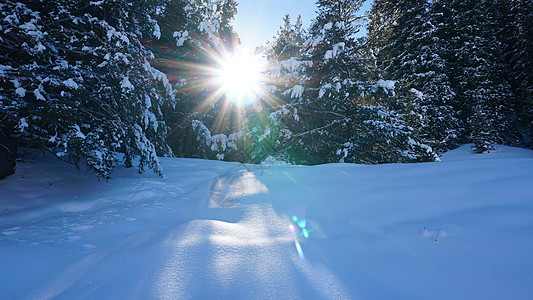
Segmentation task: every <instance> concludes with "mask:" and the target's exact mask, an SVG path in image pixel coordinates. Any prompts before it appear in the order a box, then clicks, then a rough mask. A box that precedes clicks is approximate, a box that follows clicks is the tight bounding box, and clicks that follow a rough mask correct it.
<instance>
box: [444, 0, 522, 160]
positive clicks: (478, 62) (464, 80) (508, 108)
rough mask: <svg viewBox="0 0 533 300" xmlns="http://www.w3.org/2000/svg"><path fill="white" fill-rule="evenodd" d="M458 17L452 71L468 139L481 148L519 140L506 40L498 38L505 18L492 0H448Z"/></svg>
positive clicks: (452, 41) (452, 44)
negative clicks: (505, 61) (506, 62)
mask: <svg viewBox="0 0 533 300" xmlns="http://www.w3.org/2000/svg"><path fill="white" fill-rule="evenodd" d="M446 3H447V5H446V7H447V9H449V11H448V12H447V13H448V14H449V15H450V16H451V17H452V18H453V19H451V20H450V21H449V23H448V29H449V31H450V33H451V39H450V46H449V51H450V53H449V55H448V58H449V60H450V65H451V68H450V69H451V70H450V75H449V77H450V78H451V81H452V84H453V86H454V87H455V89H456V93H457V97H458V102H459V106H460V107H459V109H460V116H461V119H462V120H464V121H465V122H466V134H467V139H468V140H469V141H471V142H473V143H474V146H473V149H474V151H476V152H478V153H482V152H486V151H491V150H493V149H494V144H498V143H500V144H501V143H506V144H516V140H517V136H516V130H515V126H514V125H513V123H514V114H515V113H514V107H513V106H514V102H515V100H514V94H513V92H512V89H511V86H510V85H509V83H508V81H507V77H506V75H505V71H506V67H505V63H504V60H503V51H502V50H503V46H502V44H501V42H500V41H498V39H497V35H498V34H497V33H498V31H499V27H500V23H499V20H498V9H497V5H498V4H497V3H494V2H493V1H488V0H487V1H473V0H468V1H458V0H449V1H446Z"/></svg>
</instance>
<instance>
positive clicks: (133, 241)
mask: <svg viewBox="0 0 533 300" xmlns="http://www.w3.org/2000/svg"><path fill="white" fill-rule="evenodd" d="M162 163H163V166H164V168H165V171H164V172H165V177H164V178H162V179H161V178H158V177H157V176H155V175H151V174H144V175H140V174H137V173H136V172H135V170H132V169H119V170H117V171H116V172H115V173H114V177H115V178H114V179H112V180H111V181H109V182H107V183H106V182H98V181H96V180H95V179H94V178H93V176H92V175H89V174H83V173H80V172H78V171H76V170H75V169H72V168H70V167H68V166H67V167H65V166H61V163H59V162H57V161H53V160H44V161H41V160H35V161H27V162H26V163H20V164H19V165H18V170H17V173H16V174H15V175H12V176H10V177H8V178H7V179H5V180H2V181H0V298H1V299H14V298H20V299H22V298H24V299H35V298H38V299H46V298H53V297H57V298H64V299H87V298H91V299H132V298H133V299H136V298H137V299H148V298H164V299H187V298H195V299H205V298H217V299H219V298H231V299H233V298H241V299H262V298H270V299H286V298H331V299H341V298H342V299H530V298H531V295H533V255H531V253H532V251H533V173H532V172H531V170H533V151H529V150H523V149H516V148H509V147H503V146H502V147H499V149H498V151H496V152H493V153H490V154H484V155H474V154H471V151H470V150H469V148H468V146H464V147H461V148H459V149H456V150H454V151H452V152H450V153H447V154H445V155H444V156H443V157H442V161H441V162H438V163H424V164H390V165H378V166H361V165H350V164H333V165H324V166H314V167H297V166H271V167H268V166H249V165H242V164H238V163H224V162H215V161H205V160H193V159H162ZM306 236H307V238H306Z"/></svg>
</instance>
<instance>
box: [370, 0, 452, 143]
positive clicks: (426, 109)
mask: <svg viewBox="0 0 533 300" xmlns="http://www.w3.org/2000/svg"><path fill="white" fill-rule="evenodd" d="M440 5H441V3H439V2H438V1H436V2H433V3H432V5H431V6H430V3H428V2H427V1H424V0H409V1H407V0H400V1H375V2H374V4H373V7H372V10H371V14H370V22H369V25H368V40H369V47H370V49H371V51H372V53H373V54H374V56H375V57H376V72H377V73H378V74H379V76H381V77H382V78H387V79H389V80H395V81H398V83H397V84H398V85H399V86H403V87H405V88H406V89H407V90H409V91H410V92H411V95H407V97H408V98H411V99H410V100H407V101H412V102H414V103H416V105H415V110H416V112H417V113H418V114H420V116H421V117H422V128H421V131H420V133H419V134H420V137H421V138H422V140H423V141H424V143H427V144H428V145H431V146H432V147H433V148H434V149H436V150H437V151H438V152H444V151H446V150H449V149H451V148H453V147H455V145H456V143H457V138H458V137H459V136H460V134H461V128H462V126H461V123H460V122H459V119H458V118H457V116H456V113H455V108H454V105H455V92H454V91H453V88H452V86H451V83H450V80H449V77H448V75H447V72H448V67H449V66H448V64H447V61H446V60H445V56H446V54H447V52H446V51H447V46H448V45H447V43H446V37H444V36H442V34H443V33H446V30H444V29H443V28H442V27H443V24H446V22H448V21H449V20H445V19H443V14H442V12H440V11H439V7H440Z"/></svg>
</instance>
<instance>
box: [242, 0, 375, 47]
mask: <svg viewBox="0 0 533 300" xmlns="http://www.w3.org/2000/svg"><path fill="white" fill-rule="evenodd" d="M237 2H238V3H239V5H238V7H237V9H238V14H237V17H236V18H235V20H234V21H233V25H234V28H235V30H236V31H237V33H238V34H239V36H240V37H241V42H242V45H243V46H244V47H245V48H249V49H254V48H255V47H257V46H260V45H263V44H265V43H266V41H268V40H272V37H273V36H274V34H276V32H277V31H278V30H279V27H280V26H281V24H282V22H283V16H285V15H286V14H289V15H290V16H291V20H292V21H293V22H294V21H296V18H297V17H298V15H301V16H302V20H303V23H304V27H306V28H307V27H308V26H309V24H310V23H311V20H312V19H313V18H314V17H315V11H316V5H315V2H316V0H237ZM370 2H371V1H367V3H366V4H365V7H364V10H366V9H368V8H369V5H370Z"/></svg>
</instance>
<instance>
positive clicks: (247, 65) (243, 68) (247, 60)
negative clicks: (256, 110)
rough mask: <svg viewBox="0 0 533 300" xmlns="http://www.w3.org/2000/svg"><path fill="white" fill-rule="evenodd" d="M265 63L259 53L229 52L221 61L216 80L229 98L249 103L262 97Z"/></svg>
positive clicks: (232, 100) (241, 103)
mask: <svg viewBox="0 0 533 300" xmlns="http://www.w3.org/2000/svg"><path fill="white" fill-rule="evenodd" d="M262 71H263V64H262V62H261V59H260V57H258V56H257V55H251V54H247V53H246V52H236V53H233V54H229V55H227V56H226V57H224V58H223V59H222V60H221V61H220V67H219V68H218V69H217V72H216V81H217V83H218V84H219V85H220V86H221V89H222V92H223V93H224V95H225V96H226V98H227V99H228V100H230V101H231V102H233V103H234V104H237V105H248V104H251V103H253V102H255V101H256V100H257V99H258V98H259V97H260V91H261V82H262Z"/></svg>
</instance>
